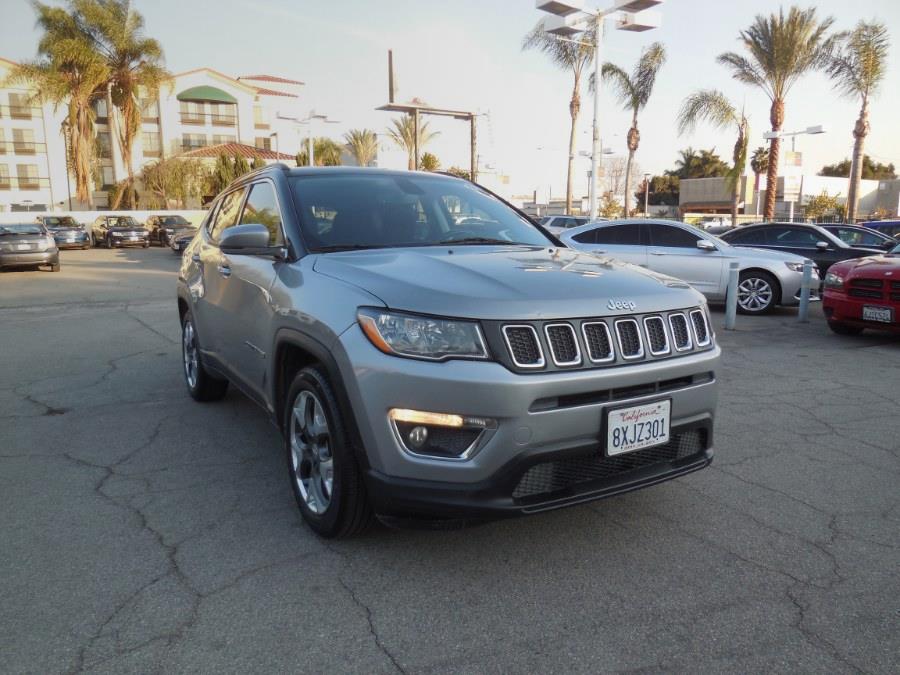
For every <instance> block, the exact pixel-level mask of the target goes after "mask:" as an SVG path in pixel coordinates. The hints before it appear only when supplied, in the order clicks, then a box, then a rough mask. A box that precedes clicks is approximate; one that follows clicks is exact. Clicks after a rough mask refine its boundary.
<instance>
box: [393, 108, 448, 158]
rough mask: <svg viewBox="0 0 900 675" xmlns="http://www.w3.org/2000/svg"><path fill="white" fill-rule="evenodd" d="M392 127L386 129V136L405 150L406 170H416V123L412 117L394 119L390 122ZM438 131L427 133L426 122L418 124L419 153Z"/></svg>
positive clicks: (405, 116)
mask: <svg viewBox="0 0 900 675" xmlns="http://www.w3.org/2000/svg"><path fill="white" fill-rule="evenodd" d="M391 124H393V127H388V131H387V133H388V136H390V137H391V140H392V141H394V143H396V144H397V145H399V146H400V147H401V148H403V149H404V150H406V157H407V163H406V168H408V169H409V170H410V171H413V170H415V168H416V121H415V117H413V116H412V115H404V116H403V117H395V118H394V119H392V120H391ZM440 133H441V132H440V131H429V129H428V122H419V150H420V151H421V150H422V148H424V147H425V146H426V145H427V144H428V143H430V142H431V141H432V140H434V137H435V136H437V135H438V134H440Z"/></svg>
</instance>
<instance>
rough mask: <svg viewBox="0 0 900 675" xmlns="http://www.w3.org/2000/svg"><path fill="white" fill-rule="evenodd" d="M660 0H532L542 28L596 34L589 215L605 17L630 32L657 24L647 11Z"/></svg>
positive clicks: (563, 34)
mask: <svg viewBox="0 0 900 675" xmlns="http://www.w3.org/2000/svg"><path fill="white" fill-rule="evenodd" d="M662 2H663V0H615V2H613V4H612V5H610V6H609V7H607V8H605V9H595V10H588V9H584V0H535V3H534V4H535V7H536V8H537V9H539V10H541V11H544V12H547V13H548V14H550V15H551V16H550V17H548V18H546V19H544V23H543V25H544V30H545V31H546V32H548V33H551V34H552V35H555V36H556V37H557V39H560V40H564V39H567V38H571V37H572V36H573V35H577V34H578V33H585V32H589V31H591V30H593V31H594V35H595V36H596V38H595V40H596V44H594V45H593V46H594V125H593V133H592V139H591V140H592V145H591V186H590V187H591V189H590V207H589V208H590V213H589V215H590V217H591V218H593V217H595V216H596V214H597V181H596V180H595V177H596V176H597V174H598V171H597V167H598V164H599V162H600V78H601V64H602V60H601V58H600V47H601V44H602V41H603V25H604V20H605V19H607V18H614V19H615V20H616V28H617V29H619V30H627V31H631V32H643V31H646V30H652V29H653V28H659V26H660V24H661V23H662V19H661V17H660V16H659V14H658V13H656V12H652V11H647V10H649V9H650V8H651V7H655V6H657V5H660V4H662Z"/></svg>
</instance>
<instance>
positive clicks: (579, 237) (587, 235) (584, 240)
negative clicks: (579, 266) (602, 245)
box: [572, 230, 600, 244]
mask: <svg viewBox="0 0 900 675" xmlns="http://www.w3.org/2000/svg"><path fill="white" fill-rule="evenodd" d="M599 231H600V230H588V231H587V232H582V233H581V234H576V235H575V236H574V237H572V239H573V240H575V241H577V242H578V243H579V244H596V243H597V233H598V232H599Z"/></svg>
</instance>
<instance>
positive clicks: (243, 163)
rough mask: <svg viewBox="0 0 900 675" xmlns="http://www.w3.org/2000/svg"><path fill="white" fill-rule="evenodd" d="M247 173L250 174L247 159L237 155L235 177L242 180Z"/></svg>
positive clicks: (235, 157) (235, 158)
mask: <svg viewBox="0 0 900 675" xmlns="http://www.w3.org/2000/svg"><path fill="white" fill-rule="evenodd" d="M245 173H250V164H248V163H247V158H246V157H244V156H243V155H235V156H234V177H235V178H240V177H241V176H243V175H244V174H245Z"/></svg>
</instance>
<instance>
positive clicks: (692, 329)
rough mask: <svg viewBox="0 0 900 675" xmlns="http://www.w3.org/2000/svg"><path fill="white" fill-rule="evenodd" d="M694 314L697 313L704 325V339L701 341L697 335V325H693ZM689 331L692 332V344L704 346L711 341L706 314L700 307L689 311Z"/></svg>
mask: <svg viewBox="0 0 900 675" xmlns="http://www.w3.org/2000/svg"><path fill="white" fill-rule="evenodd" d="M694 314H699V315H700V317H701V318H702V319H703V325H704V326H706V340H705V341H701V340H700V336H699V335H697V327H696V326H695V325H694ZM691 332H693V334H694V344H696V345H697V346H698V347H706V346H708V345H709V344H710V342H712V332H711V331H710V329H709V321H707V320H706V314H705V313H704V312H703V310H701V309H695V310H692V311H691Z"/></svg>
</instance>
